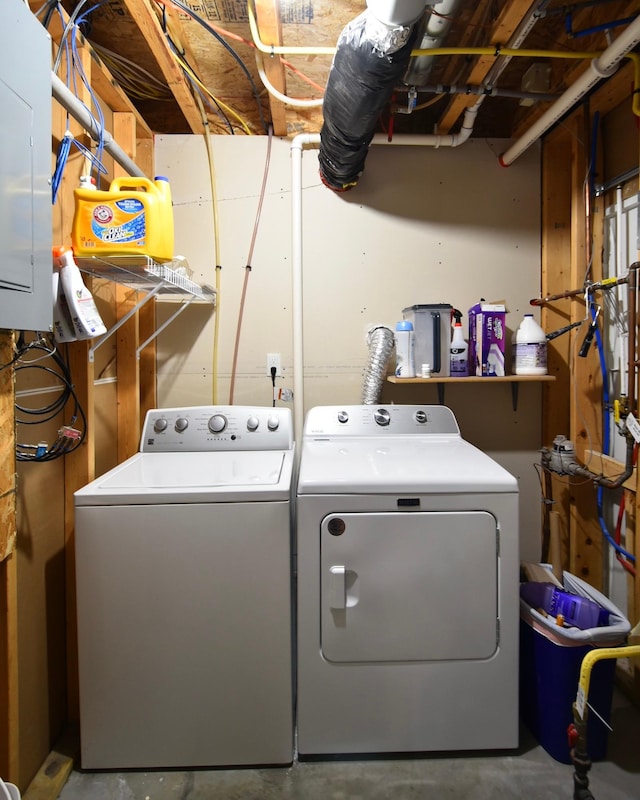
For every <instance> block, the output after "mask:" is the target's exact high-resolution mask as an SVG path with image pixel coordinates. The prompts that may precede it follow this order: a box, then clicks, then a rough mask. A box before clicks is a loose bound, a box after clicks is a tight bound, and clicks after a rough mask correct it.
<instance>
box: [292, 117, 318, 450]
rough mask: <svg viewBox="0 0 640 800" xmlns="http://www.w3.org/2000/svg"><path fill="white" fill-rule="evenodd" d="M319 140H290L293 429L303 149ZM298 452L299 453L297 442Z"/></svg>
mask: <svg viewBox="0 0 640 800" xmlns="http://www.w3.org/2000/svg"><path fill="white" fill-rule="evenodd" d="M319 144H320V134H319V133H300V134H298V135H297V136H295V137H294V139H293V141H292V142H291V249H292V253H291V268H292V273H293V274H292V276H291V293H292V303H291V305H292V315H293V432H294V437H295V441H296V442H297V443H301V442H302V429H303V427H304V338H303V329H302V301H303V297H302V150H303V148H304V147H309V146H310V145H319ZM297 453H298V454H299V453H300V449H299V444H298V447H297Z"/></svg>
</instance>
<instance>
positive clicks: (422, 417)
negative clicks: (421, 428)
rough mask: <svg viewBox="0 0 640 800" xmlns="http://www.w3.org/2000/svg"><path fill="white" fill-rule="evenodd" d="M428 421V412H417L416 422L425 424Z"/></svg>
mask: <svg viewBox="0 0 640 800" xmlns="http://www.w3.org/2000/svg"><path fill="white" fill-rule="evenodd" d="M426 421H427V412H426V411H422V409H419V410H418V411H416V422H419V423H420V424H424V423H425V422H426Z"/></svg>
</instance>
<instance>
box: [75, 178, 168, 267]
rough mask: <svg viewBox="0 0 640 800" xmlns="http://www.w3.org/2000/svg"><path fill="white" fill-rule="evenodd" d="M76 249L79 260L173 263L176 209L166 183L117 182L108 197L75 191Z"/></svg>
mask: <svg viewBox="0 0 640 800" xmlns="http://www.w3.org/2000/svg"><path fill="white" fill-rule="evenodd" d="M74 197H75V213H74V216H73V227H72V229H71V243H72V246H73V252H74V253H75V255H76V256H79V257H83V256H99V257H101V258H105V257H106V258H108V257H109V256H131V255H142V256H147V257H148V258H151V259H153V260H154V261H161V262H162V261H170V260H171V259H172V258H173V208H172V206H171V189H170V186H169V181H168V180H167V178H165V177H162V176H157V177H156V178H155V180H153V181H150V180H149V179H148V178H132V177H128V178H116V179H115V180H113V181H111V184H110V186H109V190H108V191H100V190H96V189H94V188H84V187H82V186H80V187H79V188H77V189H75V190H74Z"/></svg>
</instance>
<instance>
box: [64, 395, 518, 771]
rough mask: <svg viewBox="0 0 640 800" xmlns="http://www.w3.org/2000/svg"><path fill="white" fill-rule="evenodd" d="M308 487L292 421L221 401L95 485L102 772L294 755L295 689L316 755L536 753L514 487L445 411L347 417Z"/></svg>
mask: <svg viewBox="0 0 640 800" xmlns="http://www.w3.org/2000/svg"><path fill="white" fill-rule="evenodd" d="M294 484H295V469H294V443H293V436H292V422H291V414H290V412H289V411H288V409H284V408H255V407H241V406H223V407H213V406H200V407H193V408H177V409H156V410H153V411H150V412H149V413H148V414H147V417H146V419H145V423H144V429H143V434H142V439H141V447H140V452H139V453H138V454H136V455H135V456H133V457H132V458H130V459H128V460H127V461H125V462H124V463H122V464H121V465H119V466H118V467H116V468H114V469H113V470H110V471H109V472H107V473H106V474H105V475H103V476H102V477H100V478H98V479H97V480H96V481H93V482H92V483H90V484H89V485H88V486H86V487H84V488H83V489H81V490H80V491H78V492H77V493H76V495H75V506H76V509H75V511H76V532H75V536H76V572H77V605H78V647H79V678H80V733H81V764H82V766H83V768H85V769H127V768H169V767H207V766H227V767H230V766H243V765H259V764H288V763H290V762H291V761H292V760H293V758H294V746H293V733H294V711H293V695H294V683H296V682H297V750H298V752H299V754H300V755H301V756H303V757H304V756H307V755H308V756H313V755H318V756H322V755H326V756H330V755H334V754H336V755H338V754H359V753H362V754H366V753H383V752H385V753H389V752H417V751H434V750H471V749H490V748H511V747H516V746H517V744H518V703H517V679H518V613H519V612H518V609H519V603H518V525H517V518H518V490H517V483H516V480H515V478H513V477H512V476H511V475H509V474H508V473H507V472H506V471H505V470H504V469H502V468H501V467H500V466H499V465H498V464H496V463H495V462H494V461H493V460H492V459H491V458H489V457H488V456H487V455H486V454H484V453H482V452H480V451H479V450H477V449H476V448H475V447H473V446H472V445H471V444H469V443H467V442H465V441H464V440H463V439H462V438H461V436H460V432H459V429H458V426H457V423H456V421H455V418H454V416H453V414H452V413H451V411H450V410H449V409H447V408H445V407H442V406H397V405H391V406H386V407H379V406H340V407H337V406H336V407H332V406H329V407H318V408H314V409H312V410H311V411H310V412H309V413H308V415H307V419H306V424H305V429H304V435H303V441H302V448H301V454H300V463H299V479H298V483H297V498H295V497H294V495H295V485H294ZM294 499H295V500H296V507H297V508H296V509H295V516H296V517H297V520H296V525H295V529H294V527H293V526H292V517H293V512H294V507H293V500H294ZM296 540H297V635H296V634H295V631H294V626H293V624H292V620H293V614H294V602H295V595H294V594H292V593H293V592H294V591H295V584H294V582H293V578H294V576H295V572H296V570H295V547H296V546H295V544H294V543H295V541H296ZM292 597H293V598H294V599H293V600H292ZM294 640H295V641H294ZM296 652H297V657H296ZM294 661H295V663H294ZM292 671H297V681H294V678H293V676H292Z"/></svg>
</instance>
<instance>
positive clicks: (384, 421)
mask: <svg viewBox="0 0 640 800" xmlns="http://www.w3.org/2000/svg"><path fill="white" fill-rule="evenodd" d="M373 418H374V419H375V421H376V423H377V424H378V425H382V426H383V427H384V426H385V425H388V424H389V423H390V422H391V414H389V412H388V411H387V409H386V408H377V409H376V410H375V411H374V412H373Z"/></svg>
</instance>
